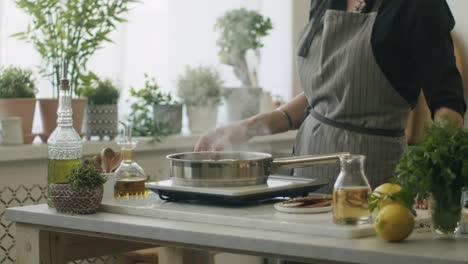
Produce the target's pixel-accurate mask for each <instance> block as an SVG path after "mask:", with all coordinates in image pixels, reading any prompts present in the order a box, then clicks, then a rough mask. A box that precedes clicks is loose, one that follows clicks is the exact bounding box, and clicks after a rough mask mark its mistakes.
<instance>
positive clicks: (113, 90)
mask: <svg viewBox="0 0 468 264" xmlns="http://www.w3.org/2000/svg"><path fill="white" fill-rule="evenodd" d="M80 93H81V94H82V95H83V96H85V97H86V98H88V107H87V109H86V118H85V120H86V122H85V125H86V137H87V138H88V140H89V139H90V138H91V137H92V136H98V137H99V139H100V140H102V139H103V138H104V137H106V136H107V137H109V139H110V140H112V139H114V137H115V136H117V134H118V129H117V126H118V106H117V102H118V100H119V96H120V94H119V90H118V89H117V87H116V86H115V85H114V84H113V83H112V81H110V80H108V79H105V80H101V79H99V78H97V76H96V75H94V74H93V75H92V76H90V79H89V81H88V82H87V83H86V85H85V86H84V88H83V90H82V91H81V92H80Z"/></svg>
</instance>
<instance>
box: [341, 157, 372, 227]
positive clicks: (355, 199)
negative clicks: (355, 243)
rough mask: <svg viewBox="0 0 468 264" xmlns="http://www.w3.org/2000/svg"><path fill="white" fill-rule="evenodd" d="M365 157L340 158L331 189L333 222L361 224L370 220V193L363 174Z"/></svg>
mask: <svg viewBox="0 0 468 264" xmlns="http://www.w3.org/2000/svg"><path fill="white" fill-rule="evenodd" d="M364 161H365V156H362V155H344V156H341V157H340V163H341V171H340V174H339V175H338V178H337V180H336V182H335V185H334V187H333V222H334V223H335V224H363V223H368V222H369V219H370V212H369V196H370V194H371V192H372V190H371V188H370V185H369V182H368V181H367V178H366V175H365V173H364Z"/></svg>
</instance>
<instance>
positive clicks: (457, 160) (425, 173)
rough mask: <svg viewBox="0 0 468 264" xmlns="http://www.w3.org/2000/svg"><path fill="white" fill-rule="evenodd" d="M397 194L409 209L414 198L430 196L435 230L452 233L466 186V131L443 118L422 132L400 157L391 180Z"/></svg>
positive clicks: (467, 132)
mask: <svg viewBox="0 0 468 264" xmlns="http://www.w3.org/2000/svg"><path fill="white" fill-rule="evenodd" d="M394 181H395V182H396V183H399V184H400V185H401V186H402V191H401V192H400V193H398V196H399V197H396V198H398V199H401V200H402V201H403V202H404V203H405V205H406V206H407V207H409V208H412V205H413V203H414V200H415V199H416V197H417V196H419V197H426V195H427V194H430V195H431V196H432V201H433V203H432V204H431V207H432V210H433V214H432V216H433V222H434V223H437V224H438V225H439V226H438V229H440V230H443V231H453V230H454V229H455V228H456V225H457V222H458V221H459V219H460V212H461V195H462V189H463V188H464V187H466V186H468V131H466V130H464V129H463V128H460V127H459V125H458V124H457V123H456V122H454V121H452V120H450V119H448V118H445V119H444V120H443V121H442V124H434V125H432V126H430V127H428V128H426V129H425V133H424V138H423V140H422V142H421V143H420V144H418V145H417V146H414V147H410V148H409V149H408V150H407V151H406V152H405V153H404V154H403V156H402V157H401V160H400V163H399V165H398V167H397V176H396V178H395V179H394Z"/></svg>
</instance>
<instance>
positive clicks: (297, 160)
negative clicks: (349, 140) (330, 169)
mask: <svg viewBox="0 0 468 264" xmlns="http://www.w3.org/2000/svg"><path fill="white" fill-rule="evenodd" d="M347 155H350V154H349V153H348V152H341V153H333V154H327V155H309V156H298V157H288V158H278V159H274V160H273V161H272V165H273V168H278V167H285V168H304V167H307V166H312V165H318V164H330V163H336V162H337V161H338V160H339V159H340V157H341V156H347Z"/></svg>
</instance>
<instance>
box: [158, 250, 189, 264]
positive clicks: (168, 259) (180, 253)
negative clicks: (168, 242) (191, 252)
mask: <svg viewBox="0 0 468 264" xmlns="http://www.w3.org/2000/svg"><path fill="white" fill-rule="evenodd" d="M159 264H184V249H183V248H175V247H160V248H159Z"/></svg>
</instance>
